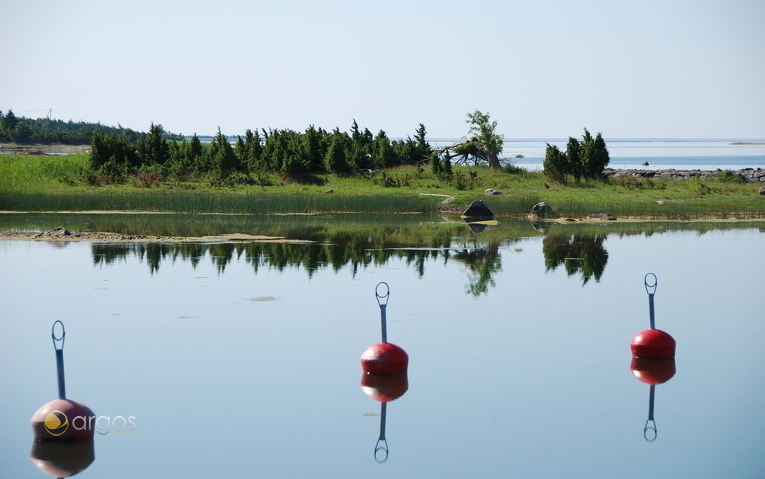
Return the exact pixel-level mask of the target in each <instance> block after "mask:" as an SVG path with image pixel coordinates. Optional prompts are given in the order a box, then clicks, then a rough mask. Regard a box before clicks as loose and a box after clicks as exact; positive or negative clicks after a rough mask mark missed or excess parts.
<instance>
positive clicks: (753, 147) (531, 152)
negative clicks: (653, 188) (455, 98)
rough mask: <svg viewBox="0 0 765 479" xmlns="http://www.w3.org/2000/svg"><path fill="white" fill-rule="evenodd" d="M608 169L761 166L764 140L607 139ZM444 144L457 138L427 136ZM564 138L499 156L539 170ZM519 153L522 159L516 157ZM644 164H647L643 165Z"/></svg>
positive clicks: (521, 142) (517, 146)
mask: <svg viewBox="0 0 765 479" xmlns="http://www.w3.org/2000/svg"><path fill="white" fill-rule="evenodd" d="M605 140H606V147H607V148H608V153H609V156H610V157H611V162H610V163H609V165H608V166H609V168H626V169H645V170H651V169H653V170H664V169H676V170H696V169H698V170H712V171H714V170H717V169H720V170H740V169H743V168H754V169H757V168H765V139H715V140H708V139H698V140H695V139H667V138H662V139H652V138H647V139H635V138H629V139H608V138H606V139H605ZM429 141H430V144H431V145H432V146H434V147H435V146H447V145H451V144H454V143H456V142H458V141H460V140H459V139H451V138H438V139H429ZM567 142H568V139H567V138H565V139H562V138H555V139H539V138H536V139H513V140H506V141H505V144H504V148H503V150H502V155H501V156H502V157H503V158H505V161H508V162H510V163H512V164H514V165H517V166H520V167H522V168H526V169H528V170H541V169H542V162H543V161H544V156H545V148H546V147H547V144H548V143H549V144H550V145H556V146H557V147H558V148H560V149H561V150H563V151H565V150H566V143H567ZM516 155H523V158H516ZM643 163H648V166H645V165H643Z"/></svg>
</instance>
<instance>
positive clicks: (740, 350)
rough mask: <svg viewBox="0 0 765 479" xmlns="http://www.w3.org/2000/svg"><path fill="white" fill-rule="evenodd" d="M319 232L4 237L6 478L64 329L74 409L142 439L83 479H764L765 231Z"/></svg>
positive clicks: (17, 467)
mask: <svg viewBox="0 0 765 479" xmlns="http://www.w3.org/2000/svg"><path fill="white" fill-rule="evenodd" d="M109 216H112V215H109ZM59 218H60V217H59ZM351 218H353V217H351ZM18 219H19V218H16V220H14V221H17V220H18ZM27 219H29V221H26V223H27V224H30V223H36V224H39V225H44V226H49V225H50V224H55V221H56V220H55V219H51V218H46V217H45V216H40V215H31V216H30V217H28V218H27ZM186 220H188V221H186ZM215 220H220V222H221V223H225V222H227V221H234V222H236V221H241V222H240V223H237V226H238V227H240V228H242V230H236V231H243V230H245V229H246V232H254V231H255V230H257V228H258V227H257V226H254V223H252V222H253V221H256V223H257V221H261V222H262V223H263V225H261V228H262V229H263V231H264V232H273V233H277V232H281V233H284V232H285V230H283V229H282V230H280V229H279V227H278V226H277V225H276V224H272V223H271V220H270V219H260V220H255V219H252V218H250V219H249V220H244V219H239V220H235V219H233V220H232V219H231V218H229V219H226V218H215ZM46 221H50V222H53V223H46ZM103 221H106V220H105V219H104V220H103ZM184 221H185V223H184ZM184 221H182V222H181V223H182V224H187V227H188V228H192V227H193V225H191V226H188V223H189V222H191V223H194V221H192V220H189V219H188V218H184ZM296 221H298V220H296ZM299 221H302V222H303V223H299ZM299 221H298V223H295V224H291V226H290V231H293V235H294V236H300V237H302V238H304V239H307V240H309V239H310V240H313V241H317V243H305V244H298V245H286V244H282V245H222V244H217V243H210V244H202V245H188V244H181V245H176V244H171V243H163V244H148V245H139V244H130V245H116V246H110V245H105V244H96V243H89V242H72V243H66V244H60V243H59V244H52V243H44V242H31V241H0V270H1V271H2V276H1V277H2V280H1V281H2V283H1V284H0V300H1V301H0V304H2V310H3V314H2V325H3V328H2V330H3V334H2V335H0V382H2V384H3V385H5V387H4V388H3V391H5V393H4V394H3V406H4V407H3V408H2V409H1V410H0V428H2V430H3V431H4V434H3V435H2V437H1V438H0V476H2V477H17V478H26V477H29V478H33V477H45V476H44V474H43V473H42V472H40V471H38V470H37V469H36V468H35V466H34V465H33V464H32V462H31V461H30V458H29V455H30V449H31V447H32V434H31V430H30V427H29V420H30V418H31V416H32V414H33V413H34V411H35V410H36V409H37V408H38V407H40V406H41V405H42V404H44V403H46V402H48V401H50V400H52V399H54V398H55V397H56V391H57V389H56V369H55V357H54V354H53V351H52V349H53V348H52V344H51V340H50V336H49V334H50V328H51V325H52V324H53V322H54V321H55V320H57V319H60V320H62V321H64V323H65V325H66V332H67V336H66V344H65V357H66V360H65V361H66V380H67V393H68V394H69V396H70V397H71V398H74V399H78V400H81V401H83V402H85V403H86V404H88V405H89V406H90V407H91V408H92V409H93V410H94V412H95V414H96V415H98V416H109V417H110V420H111V419H114V418H116V416H122V417H125V418H127V417H129V416H133V417H134V422H135V424H136V427H135V429H134V430H132V431H130V432H131V434H123V433H124V432H127V431H126V430H125V429H122V430H116V429H114V426H112V427H111V428H110V430H109V431H108V432H107V431H105V430H104V431H103V432H107V433H106V434H104V435H100V434H96V438H95V458H96V459H95V461H94V462H93V463H92V464H91V465H90V467H88V468H87V469H86V470H85V471H83V472H81V473H80V476H81V477H105V476H109V477H117V478H120V477H199V476H203V475H213V474H215V475H221V476H244V475H261V476H265V477H305V476H309V475H311V476H317V475H320V476H331V477H359V476H368V477H390V476H397V477H423V476H427V477H436V476H438V477H467V476H471V477H474V476H478V477H497V476H500V475H502V476H519V477H588V478H589V477H643V476H644V475H645V474H646V473H649V474H650V475H651V476H653V477H658V478H663V477H668V478H669V477H698V478H704V477H710V478H712V477H760V476H761V473H762V471H763V470H765V457H763V455H762V454H761V451H762V447H763V445H765V433H764V432H763V430H762V427H761V426H762V424H763V421H764V420H765V409H763V407H762V404H765V359H764V358H765V354H763V353H765V351H764V349H765V348H763V340H765V323H763V321H762V318H763V316H762V307H761V304H760V303H761V301H760V300H761V298H762V290H763V280H762V271H763V270H764V269H765V257H763V255H762V251H763V247H765V233H763V229H762V227H763V224H762V223H751V224H736V225H730V224H713V223H710V224H687V223H685V224H680V223H666V224H660V225H658V226H656V225H655V224H654V226H652V227H650V228H648V227H647V226H643V227H642V230H641V227H640V226H634V225H633V226H626V228H628V229H623V230H619V229H616V228H613V227H611V226H603V227H600V229H599V230H598V229H597V227H592V228H589V229H584V228H583V229H579V230H572V229H569V228H568V227H566V226H563V225H552V226H550V227H549V228H548V230H547V231H546V232H540V231H538V230H535V229H533V228H532V227H531V225H528V223H526V224H525V225H523V224H522V223H515V222H513V221H511V220H507V221H500V224H499V225H498V226H496V227H493V226H490V227H489V228H487V229H486V230H484V232H483V233H481V234H479V235H476V234H474V233H472V232H471V231H470V230H469V229H468V228H467V226H465V225H464V224H463V225H460V224H443V223H441V222H440V219H439V218H430V217H420V218H418V217H407V218H394V219H390V218H377V222H378V223H381V224H382V226H381V227H382V228H383V229H382V230H380V229H373V228H368V227H367V226H365V222H364V221H362V220H361V219H360V218H353V219H349V218H348V217H345V218H344V219H343V220H342V221H340V220H338V221H340V222H341V223H343V226H341V227H335V228H330V227H329V226H327V227H326V228H325V229H322V227H321V226H320V224H321V221H319V220H316V219H310V218H307V219H302V220H299ZM207 222H208V223H209V222H213V223H214V222H215V221H213V220H211V219H208V220H207ZM323 222H324V223H327V222H329V219H327V218H324V219H323ZM418 222H419V224H420V225H421V226H420V227H419V228H418V227H417V226H416V225H417V224H418ZM135 223H137V224H140V222H135ZM66 224H69V223H66ZM102 224H103V223H102ZM301 225H302V226H301ZM359 225H360V226H359ZM58 226H60V224H59V225H58ZM537 226H538V225H537ZM176 227H177V226H173V225H172V224H170V223H168V224H166V225H164V226H163V228H167V229H173V228H176ZM218 227H220V228H224V227H225V226H223V225H220V226H218ZM228 227H231V224H229V225H228ZM248 228H249V229H248ZM365 228H368V231H367V232H366V233H364V229H365ZM524 228H525V229H524ZM723 228H728V229H723ZM592 229H595V230H596V231H595V232H592ZM229 232H231V231H229ZM386 232H387V233H386ZM386 235H387V236H386ZM385 238H387V240H386V239H385ZM649 272H653V273H655V274H656V275H657V277H658V289H657V291H656V296H655V304H656V317H657V327H658V328H659V329H664V330H666V331H668V332H669V333H670V334H672V336H674V338H675V339H676V340H677V343H678V346H677V357H676V370H677V372H676V374H675V376H674V377H672V378H671V379H670V380H669V381H667V382H666V383H664V384H659V385H657V386H656V387H655V401H654V419H655V423H656V427H657V433H658V434H657V437H656V438H655V440H654V441H653V442H649V441H647V440H646V438H645V437H644V426H645V424H646V420H647V418H648V413H649V389H650V388H649V386H648V385H647V384H644V383H642V382H640V381H638V380H637V379H636V378H635V377H634V376H633V374H632V373H631V371H630V361H631V355H630V350H629V342H630V340H631V339H632V337H633V336H634V335H635V334H637V333H638V332H640V331H641V330H643V329H646V328H648V299H647V294H646V291H645V288H644V285H643V279H644V276H645V274H646V273H649ZM381 281H385V282H387V283H388V284H389V285H390V290H391V296H390V299H389V303H388V307H387V318H388V336H389V339H390V341H391V342H393V343H396V344H398V345H400V346H402V347H403V348H404V349H405V350H406V351H407V352H408V354H409V356H410V366H409V374H408V378H407V379H408V390H407V391H406V393H405V394H404V395H403V396H402V397H400V398H399V399H396V400H395V401H392V402H390V403H387V406H386V417H385V419H386V422H385V426H386V427H385V435H386V439H387V442H388V446H389V456H388V458H387V461H385V462H384V463H382V464H379V463H378V462H377V460H376V458H375V456H374V448H375V444H376V443H377V440H378V438H379V436H380V425H381V424H380V421H381V416H380V413H381V403H379V402H376V401H374V400H372V399H370V398H369V397H367V396H366V395H365V394H364V392H363V391H362V389H361V388H360V381H361V378H362V372H361V367H360V363H359V356H360V355H361V353H362V352H363V351H364V349H366V347H368V346H369V345H371V344H373V343H375V342H378V341H379V340H380V324H379V321H380V310H379V307H378V304H377V302H376V299H375V295H374V293H375V287H376V285H377V284H378V283H379V282H381ZM102 424H105V422H102ZM110 424H111V423H110ZM118 424H119V423H118ZM99 432H101V431H99ZM113 433H114V434H113ZM379 458H380V457H379V455H378V459H379Z"/></svg>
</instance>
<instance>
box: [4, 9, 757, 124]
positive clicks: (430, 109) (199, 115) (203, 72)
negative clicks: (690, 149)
mask: <svg viewBox="0 0 765 479" xmlns="http://www.w3.org/2000/svg"><path fill="white" fill-rule="evenodd" d="M764 25H765V2H763V1H762V0H726V1H698V0H696V1H690V0H688V1H686V0H678V1H666V0H665V1H654V0H648V1H629V2H626V1H618V0H617V1H613V0H611V1H589V0H584V1H578V2H572V1H569V0H561V1H558V0H552V1H545V0H536V1H533V2H532V1H522V2H519V1H484V0H477V1H471V2H459V3H457V2H451V1H445V0H439V1H431V0H427V1H417V0H410V1H406V2H405V1H397V0H394V1H388V2H378V3H375V4H372V3H368V4H367V3H362V2H358V1H354V2H352V1H343V0H327V1H324V2H316V1H289V0H282V1H269V2H261V1H257V0H256V1H247V2H245V1H229V0H220V1H216V2H209V1H204V2H203V1H196V0H189V1H160V0H152V1H144V0H137V1H130V2H125V1H121V2H113V1H108V0H99V1H90V0H70V1H67V2H54V1H40V0H24V1H20V0H16V1H10V0H6V1H4V2H2V3H1V4H0V65H2V70H3V73H2V74H0V110H2V111H4V112H5V111H7V110H8V109H9V108H12V109H13V110H14V112H16V113H17V114H18V115H24V116H28V117H37V116H45V115H46V114H47V109H49V108H52V109H53V116H54V117H55V118H60V119H64V120H68V119H72V120H75V121H77V120H86V121H101V122H102V123H104V124H108V125H116V124H117V123H120V124H122V125H123V126H128V127H131V128H134V129H137V130H147V129H148V127H149V124H150V123H151V122H154V123H160V124H162V125H164V126H165V128H166V129H168V130H170V131H173V132H178V133H185V134H191V133H194V132H196V133H198V134H212V133H214V132H215V131H216V130H217V127H218V126H220V127H221V129H222V131H223V133H225V134H229V135H235V134H242V133H244V131H245V130H246V129H247V128H252V129H254V128H292V129H296V130H303V129H305V128H306V127H307V126H308V125H310V124H314V125H316V126H320V127H323V128H325V129H332V128H334V127H336V126H338V127H340V129H341V130H348V128H349V127H350V124H351V121H352V119H353V118H355V119H356V120H357V121H358V123H359V125H360V126H361V127H362V128H363V127H367V128H369V129H370V130H372V132H373V133H377V131H378V130H380V129H384V130H386V132H387V133H388V134H389V136H394V137H397V136H406V135H412V134H413V133H414V130H415V128H416V127H417V125H418V124H419V123H424V124H425V126H426V128H427V131H428V136H430V137H460V136H463V135H465V134H466V133H467V126H466V125H465V114H466V113H467V112H468V111H472V110H474V109H476V108H477V109H479V110H482V111H484V112H489V113H490V114H491V116H492V118H493V119H495V120H497V121H498V123H499V125H498V132H499V133H502V134H504V135H505V137H506V138H508V139H509V138H551V137H567V136H569V135H571V136H577V137H578V136H580V135H581V132H582V128H583V127H587V128H588V129H589V130H590V131H593V132H595V131H601V132H603V134H604V136H605V137H606V138H609V137H610V138H645V137H652V138H765V26H764ZM35 110H45V111H35Z"/></svg>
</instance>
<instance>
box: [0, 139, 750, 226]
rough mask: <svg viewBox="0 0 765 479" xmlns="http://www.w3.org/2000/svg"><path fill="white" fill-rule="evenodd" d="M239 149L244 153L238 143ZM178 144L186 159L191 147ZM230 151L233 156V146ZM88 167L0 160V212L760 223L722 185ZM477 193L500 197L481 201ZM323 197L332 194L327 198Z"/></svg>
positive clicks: (746, 186) (465, 171)
mask: <svg viewBox="0 0 765 479" xmlns="http://www.w3.org/2000/svg"><path fill="white" fill-rule="evenodd" d="M252 134H253V136H254V135H255V133H254V132H253V133H252ZM340 135H341V136H342V134H340ZM217 141H218V142H219V143H221V141H222V140H217ZM337 141H341V140H337ZM243 142H245V148H246V147H247V140H246V139H243ZM225 143H226V142H225V141H223V142H222V143H221V144H225ZM186 144H188V145H189V146H188V147H185V148H188V151H189V153H190V154H192V152H193V148H195V147H194V144H193V142H186ZM171 145H172V143H171ZM250 145H252V144H250ZM171 148H174V147H171ZM196 148H198V147H196ZM219 148H222V149H220V150H219V152H218V153H216V156H215V157H216V158H218V168H220V170H221V171H224V170H225V168H227V166H226V161H228V160H227V158H230V152H229V151H228V149H226V148H225V146H220V147H219ZM233 149H234V151H236V150H237V149H238V148H237V146H236V145H235V146H234V147H233ZM146 155H147V158H148V157H151V158H161V157H162V156H161V155H159V156H151V155H153V153H152V154H149V153H146ZM159 161H161V160H159ZM159 161H157V160H155V163H156V164H159ZM91 162H92V156H91V155H87V154H79V155H69V156H31V155H0V211H96V210H98V211H154V212H159V211H164V212H176V213H181V212H188V213H242V214H269V213H316V212H376V213H383V212H388V213H390V212H428V211H436V210H438V208H440V207H443V206H444V205H442V204H441V202H442V201H443V200H444V198H445V197H449V196H453V197H455V198H456V201H454V202H452V203H449V204H448V205H447V206H448V207H450V208H451V210H452V211H456V212H459V211H460V210H461V209H464V208H466V207H467V205H469V204H470V202H472V201H473V200H475V199H479V198H480V199H483V200H484V201H485V202H486V203H487V205H488V206H489V207H490V208H491V209H492V211H494V212H495V214H497V215H500V216H523V215H526V214H528V212H529V211H530V210H531V207H532V206H533V205H534V204H536V203H538V202H540V201H545V202H546V203H548V204H549V205H551V206H552V207H553V208H554V209H555V210H556V213H557V215H558V216H568V217H583V216H587V215H589V214H593V213H609V214H612V215H615V216H617V217H620V218H624V217H641V218H679V219H692V218H703V217H720V218H762V217H763V216H765V203H764V202H763V200H764V198H763V197H762V196H760V195H758V189H759V185H758V184H752V183H742V182H740V181H739V182H735V181H727V180H726V178H721V179H714V180H700V179H693V180H685V181H676V180H673V179H670V178H653V179H641V178H634V177H614V178H610V179H608V180H598V181H596V180H581V181H579V182H571V183H570V184H559V183H552V184H549V183H548V177H547V176H546V175H545V174H543V173H538V172H525V170H524V172H523V173H522V174H515V173H507V172H505V171H504V170H494V169H491V168H486V167H468V166H453V167H451V175H450V176H451V177H450V178H449V177H447V176H446V175H444V174H443V172H442V173H440V174H436V173H434V172H433V171H432V169H426V168H423V167H422V166H419V165H413V166H400V167H393V168H385V169H383V170H382V171H380V172H379V173H376V174H370V173H368V172H354V173H352V174H340V175H338V174H332V173H322V174H314V175H313V176H312V182H311V183H297V182H294V181H291V180H290V179H289V178H286V177H282V176H281V175H280V174H279V173H267V172H264V173H261V174H259V176H258V177H257V182H256V183H255V184H253V185H247V184H238V185H234V186H230V187H224V186H222V185H221V184H217V185H215V184H212V183H211V182H210V181H209V180H208V179H204V178H198V179H194V178H190V179H186V180H183V181H180V180H173V179H170V178H164V179H162V178H159V175H155V176H151V174H150V173H149V172H144V173H142V174H141V175H136V176H133V177H130V178H128V179H126V180H125V181H124V182H122V183H113V184H106V185H102V186H97V187H96V186H90V185H88V184H86V183H83V182H81V181H79V178H80V177H82V176H83V175H86V172H87V171H88V167H89V164H90V163H91ZM96 184H100V183H96ZM486 188H493V189H495V190H499V191H501V192H502V194H501V195H498V196H485V194H484V190H485V189H486ZM330 190H331V191H332V193H328V191H330Z"/></svg>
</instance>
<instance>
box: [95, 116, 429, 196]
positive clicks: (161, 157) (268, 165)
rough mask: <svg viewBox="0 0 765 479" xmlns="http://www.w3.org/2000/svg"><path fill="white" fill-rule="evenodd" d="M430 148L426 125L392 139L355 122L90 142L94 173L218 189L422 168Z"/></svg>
mask: <svg viewBox="0 0 765 479" xmlns="http://www.w3.org/2000/svg"><path fill="white" fill-rule="evenodd" d="M431 153H432V149H431V147H430V144H429V143H428V142H427V141H426V140H425V126H424V125H422V124H420V125H419V128H418V129H417V131H416V134H415V137H414V138H411V137H409V138H407V139H402V140H391V139H389V138H388V136H387V135H386V133H385V131H383V130H380V132H379V133H378V134H377V135H373V134H372V133H371V132H370V131H369V130H368V129H366V128H365V129H364V130H363V131H361V130H360V129H359V127H358V125H357V123H356V121H355V120H354V121H353V125H352V127H351V132H350V133H346V132H341V131H340V130H339V129H338V128H335V129H334V130H333V131H331V132H328V131H326V130H324V129H322V128H315V127H314V126H310V127H308V128H307V129H306V130H305V131H304V132H297V131H294V130H288V129H285V130H268V131H266V130H260V131H258V130H257V129H256V130H254V131H252V130H247V131H246V133H245V135H244V137H242V136H237V137H236V141H233V142H232V141H230V139H229V138H227V137H226V136H225V135H223V133H221V131H220V129H219V130H218V134H217V135H216V136H215V137H213V139H212V141H211V142H210V143H209V144H203V143H202V142H201V141H200V139H199V138H198V137H197V136H196V135H193V136H192V137H191V139H190V140H186V139H183V140H181V141H167V139H166V138H165V137H164V130H163V129H162V126H161V125H154V124H152V125H151V128H150V130H149V133H148V134H147V135H145V136H143V137H139V138H137V139H136V140H134V141H131V140H130V139H129V138H125V137H123V136H120V135H115V134H112V133H108V132H103V133H102V132H98V133H97V134H95V135H94V136H93V140H92V142H91V155H90V165H89V166H90V171H91V173H93V174H95V175H97V176H99V177H102V178H108V179H113V180H120V179H125V178H126V177H128V176H136V175H138V174H140V173H143V174H145V173H154V174H157V175H163V176H166V177H173V178H175V179H178V180H182V179H185V178H190V177H203V176H207V177H209V178H210V180H211V181H212V182H213V183H215V184H231V183H252V184H255V183H260V182H261V181H260V180H259V178H260V179H262V178H263V176H264V175H267V174H272V173H273V174H278V175H279V176H281V177H282V178H285V179H291V180H296V181H301V180H303V179H306V178H310V177H311V176H312V175H314V174H321V173H334V174H337V175H341V176H342V175H350V174H353V173H356V172H358V171H360V170H362V171H370V170H376V169H381V168H390V167H394V166H400V165H407V164H420V163H423V162H424V161H427V159H428V158H429V157H430V154H431Z"/></svg>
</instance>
